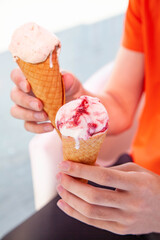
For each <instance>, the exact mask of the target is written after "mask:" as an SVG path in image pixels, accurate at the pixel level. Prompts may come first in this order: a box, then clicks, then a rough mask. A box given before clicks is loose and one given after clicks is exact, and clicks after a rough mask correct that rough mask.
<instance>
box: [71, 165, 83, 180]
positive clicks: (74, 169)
mask: <svg viewBox="0 0 160 240" xmlns="http://www.w3.org/2000/svg"><path fill="white" fill-rule="evenodd" d="M70 172H71V173H72V172H73V173H76V174H77V176H79V177H81V175H82V174H81V173H82V168H81V164H75V163H73V162H71V168H70Z"/></svg>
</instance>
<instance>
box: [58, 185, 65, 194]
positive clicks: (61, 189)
mask: <svg viewBox="0 0 160 240" xmlns="http://www.w3.org/2000/svg"><path fill="white" fill-rule="evenodd" d="M63 189H64V188H63V187H62V185H59V186H58V187H57V192H58V193H59V194H61V193H62V192H63Z"/></svg>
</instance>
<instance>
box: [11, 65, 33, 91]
mask: <svg viewBox="0 0 160 240" xmlns="http://www.w3.org/2000/svg"><path fill="white" fill-rule="evenodd" d="M11 79H12V81H13V82H14V83H15V84H16V86H17V87H18V88H19V89H21V90H22V91H23V92H26V93H28V92H30V90H31V87H30V84H29V83H28V81H27V80H26V78H25V76H24V75H23V73H22V71H21V70H20V69H19V68H16V69H14V70H13V71H12V72H11Z"/></svg>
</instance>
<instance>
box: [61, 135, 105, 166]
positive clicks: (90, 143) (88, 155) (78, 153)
mask: <svg viewBox="0 0 160 240" xmlns="http://www.w3.org/2000/svg"><path fill="white" fill-rule="evenodd" d="M106 133H107V131H105V132H101V133H98V134H96V135H94V136H92V137H90V138H89V139H88V140H83V139H80V140H79V149H76V148H75V139H74V138H72V137H65V136H62V144H63V158H64V160H70V161H74V162H79V163H84V164H88V165H93V164H94V163H95V161H96V159H97V156H98V153H99V150H100V148H101V145H102V143H103V140H104V138H105V136H106Z"/></svg>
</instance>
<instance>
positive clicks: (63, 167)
mask: <svg viewBox="0 0 160 240" xmlns="http://www.w3.org/2000/svg"><path fill="white" fill-rule="evenodd" d="M59 168H60V169H61V170H62V171H69V169H70V163H69V162H67V161H62V162H61V163H59Z"/></svg>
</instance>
